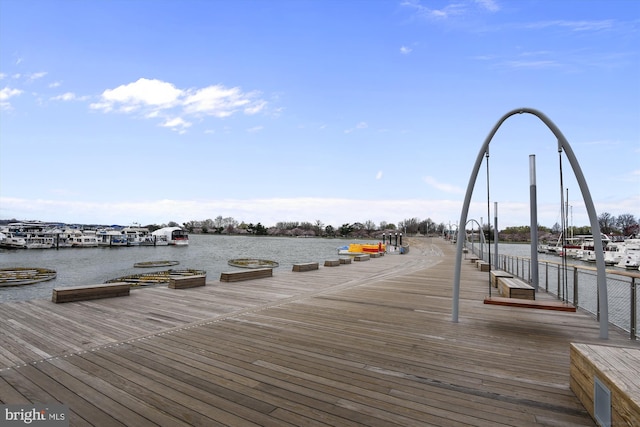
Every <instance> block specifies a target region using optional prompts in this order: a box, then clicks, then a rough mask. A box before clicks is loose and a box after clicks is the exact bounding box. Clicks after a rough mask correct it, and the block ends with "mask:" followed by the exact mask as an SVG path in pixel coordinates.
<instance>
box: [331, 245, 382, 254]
mask: <svg viewBox="0 0 640 427" xmlns="http://www.w3.org/2000/svg"><path fill="white" fill-rule="evenodd" d="M386 250H387V245H385V244H384V243H378V244H369V243H351V244H350V245H348V246H341V247H339V248H338V254H339V255H361V254H374V253H384V252H386Z"/></svg>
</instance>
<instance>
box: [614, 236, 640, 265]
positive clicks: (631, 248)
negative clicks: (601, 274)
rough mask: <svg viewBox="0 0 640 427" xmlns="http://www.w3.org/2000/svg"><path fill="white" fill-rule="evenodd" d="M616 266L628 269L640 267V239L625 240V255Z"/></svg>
mask: <svg viewBox="0 0 640 427" xmlns="http://www.w3.org/2000/svg"><path fill="white" fill-rule="evenodd" d="M615 266H616V267H620V268H624V269H626V270H638V269H640V239H627V240H625V241H624V249H623V255H622V257H621V259H620V261H619V262H618V263H617V264H616V265H615Z"/></svg>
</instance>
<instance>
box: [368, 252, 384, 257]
mask: <svg viewBox="0 0 640 427" xmlns="http://www.w3.org/2000/svg"><path fill="white" fill-rule="evenodd" d="M381 256H382V253H381V252H371V253H370V254H369V257H371V258H380V257H381Z"/></svg>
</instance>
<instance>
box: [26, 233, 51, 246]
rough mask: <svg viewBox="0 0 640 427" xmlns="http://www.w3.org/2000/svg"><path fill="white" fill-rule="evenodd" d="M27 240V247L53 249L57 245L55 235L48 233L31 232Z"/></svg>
mask: <svg viewBox="0 0 640 427" xmlns="http://www.w3.org/2000/svg"><path fill="white" fill-rule="evenodd" d="M25 240H26V242H27V249H51V248H54V247H55V245H56V240H55V237H53V236H52V235H47V234H30V235H27V237H26V238H25Z"/></svg>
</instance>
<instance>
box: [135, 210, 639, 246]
mask: <svg viewBox="0 0 640 427" xmlns="http://www.w3.org/2000/svg"><path fill="white" fill-rule="evenodd" d="M598 223H599V225H600V231H601V232H602V233H605V234H607V235H609V236H610V237H614V238H615V237H620V238H622V237H631V236H638V235H640V223H639V221H638V219H637V218H636V217H635V216H634V215H633V214H622V215H619V216H617V217H616V216H614V215H612V214H610V213H609V212H603V213H601V214H600V215H599V216H598ZM163 226H179V224H178V223H176V222H173V221H172V222H170V223H169V224H167V225H164V224H163V225H161V226H157V225H150V226H147V227H149V228H160V227H163ZM181 226H182V227H183V228H184V229H185V230H187V231H188V232H189V233H202V234H248V235H258V236H291V237H297V236H307V237H353V238H366V237H371V238H380V237H381V236H382V234H383V233H392V234H393V233H396V232H397V233H404V234H405V235H409V236H412V235H418V234H420V235H443V234H446V233H448V232H449V231H451V228H452V225H451V224H445V223H442V222H441V223H436V222H434V221H433V220H431V218H427V219H424V220H421V219H419V218H415V217H414V218H407V219H404V220H402V221H399V222H398V223H397V224H394V223H389V222H386V221H382V222H380V223H378V224H376V223H375V222H374V221H371V220H368V221H364V222H353V223H344V224H342V225H340V226H333V225H325V224H324V223H323V222H322V221H321V220H316V221H314V222H305V221H303V222H298V221H281V222H278V223H276V224H275V225H273V226H268V227H267V226H264V225H263V224H262V223H260V222H258V223H256V224H254V223H246V222H244V221H238V220H236V219H234V218H232V217H222V216H218V217H216V218H215V219H205V220H192V221H187V222H184V223H183V224H182V225H181ZM453 227H454V231H455V226H453ZM482 227H483V230H484V232H485V233H487V237H489V234H491V236H490V237H491V238H493V228H492V226H491V224H483V225H482ZM562 228H563V227H562V225H561V224H559V223H556V224H554V225H553V227H551V228H549V227H545V226H542V225H538V235H539V236H541V237H545V236H546V237H549V238H551V237H552V236H559V235H560V234H561V231H562ZM565 229H567V233H568V234H573V235H578V234H591V226H589V225H584V226H578V227H574V226H568V225H566V224H565ZM499 236H500V239H501V240H502V239H503V240H506V241H524V240H527V238H528V237H529V236H530V226H528V225H527V226H516V227H506V228H504V229H503V230H500V233H499Z"/></svg>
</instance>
